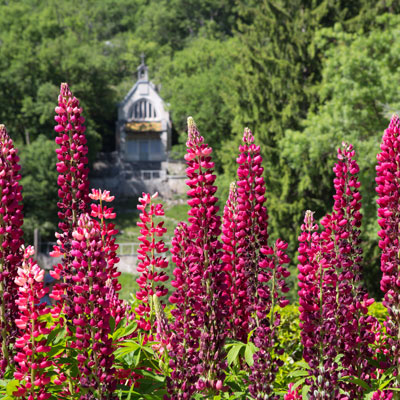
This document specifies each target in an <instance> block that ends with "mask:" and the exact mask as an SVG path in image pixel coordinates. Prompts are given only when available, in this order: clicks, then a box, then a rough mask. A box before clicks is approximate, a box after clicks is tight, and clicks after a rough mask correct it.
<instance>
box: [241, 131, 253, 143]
mask: <svg viewBox="0 0 400 400" xmlns="http://www.w3.org/2000/svg"><path fill="white" fill-rule="evenodd" d="M243 142H245V143H246V144H251V143H254V136H253V134H252V133H251V130H250V129H249V128H244V133H243Z"/></svg>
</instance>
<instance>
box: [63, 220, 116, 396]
mask: <svg viewBox="0 0 400 400" xmlns="http://www.w3.org/2000/svg"><path fill="white" fill-rule="evenodd" d="M72 237H73V240H72V242H71V246H72V250H71V255H72V256H73V257H74V261H73V267H74V268H75V270H76V274H75V275H74V276H73V281H74V283H75V286H74V295H73V297H72V299H71V300H72V302H71V303H67V304H65V313H66V316H67V318H68V320H72V322H73V325H72V326H70V327H68V330H69V331H73V332H70V336H71V343H70V347H71V348H73V349H76V351H77V352H78V356H77V360H78V367H79V371H80V375H79V376H78V379H79V383H80V385H81V386H83V387H86V388H91V390H92V391H93V392H94V393H96V394H97V396H98V397H96V398H98V399H104V400H105V399H108V398H109V397H108V396H110V394H111V393H113V391H114V390H115V387H116V383H117V381H116V379H115V369H114V367H113V360H114V355H113V351H114V350H115V348H114V345H113V343H112V339H111V337H110V318H111V316H112V313H111V310H110V304H109V299H108V295H109V292H110V288H109V286H108V285H107V280H108V278H109V276H108V273H107V272H108V271H107V257H106V254H105V251H104V248H103V242H102V236H101V227H100V224H99V223H98V222H97V221H95V220H93V219H92V218H90V216H89V215H88V214H82V215H81V216H80V218H79V220H78V226H77V227H76V229H75V230H74V231H73V232H72Z"/></svg>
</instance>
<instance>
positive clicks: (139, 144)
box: [116, 56, 171, 169]
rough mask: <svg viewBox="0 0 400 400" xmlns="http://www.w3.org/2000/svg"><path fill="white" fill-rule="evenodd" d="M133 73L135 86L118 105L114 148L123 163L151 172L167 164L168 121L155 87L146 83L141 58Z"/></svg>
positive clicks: (169, 143) (145, 67) (147, 73)
mask: <svg viewBox="0 0 400 400" xmlns="http://www.w3.org/2000/svg"><path fill="white" fill-rule="evenodd" d="M137 71H138V79H137V81H136V83H135V84H134V85H133V86H132V88H131V90H130V91H129V93H128V94H127V95H126V97H125V99H124V100H123V101H122V102H121V103H120V104H119V105H118V121H117V127H116V141H117V143H116V144H117V150H118V152H119V153H120V155H121V157H122V158H123V159H124V160H125V161H129V162H134V163H139V164H140V165H139V166H140V168H141V169H146V167H150V168H149V169H152V167H157V166H159V164H160V162H162V161H166V160H167V156H168V152H169V151H170V149H171V120H170V115H169V112H168V111H167V110H166V109H165V105H164V102H163V100H162V98H161V97H160V95H159V94H158V92H157V89H156V87H155V85H154V84H153V83H152V82H151V81H150V80H149V72H148V68H147V65H146V64H145V63H144V57H143V56H142V63H141V64H140V65H139V67H138V69H137ZM155 169H160V168H155Z"/></svg>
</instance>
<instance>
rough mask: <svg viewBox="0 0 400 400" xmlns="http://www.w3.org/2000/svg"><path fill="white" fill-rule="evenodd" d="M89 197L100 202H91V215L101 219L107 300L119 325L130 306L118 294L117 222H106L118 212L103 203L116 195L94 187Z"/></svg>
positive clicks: (119, 285) (116, 323)
mask: <svg viewBox="0 0 400 400" xmlns="http://www.w3.org/2000/svg"><path fill="white" fill-rule="evenodd" d="M89 197H90V198H91V199H92V200H94V201H99V204H91V212H90V216H91V217H93V218H98V219H99V224H100V229H101V241H102V244H103V250H104V253H105V258H106V261H107V267H106V273H107V282H106V283H107V287H108V288H109V293H108V294H107V300H108V301H109V305H110V307H109V309H110V311H111V315H112V317H113V318H114V319H115V325H118V324H119V322H120V321H121V319H122V318H124V317H125V316H126V313H127V308H128V307H129V306H128V304H126V303H125V302H124V301H123V300H121V299H119V295H118V292H119V291H120V290H121V284H120V283H119V282H118V277H119V276H120V275H121V272H120V271H118V268H117V264H118V262H119V257H118V256H117V250H118V247H119V246H118V244H116V243H115V240H116V235H117V233H118V230H117V229H115V224H113V223H111V222H109V223H107V222H106V220H107V219H114V218H115V217H116V213H115V212H114V209H113V208H108V207H106V206H105V205H104V204H103V203H104V202H107V203H110V202H112V201H113V200H114V198H115V197H114V196H111V195H110V192H109V191H108V190H104V191H101V190H100V189H92V192H91V193H90V194H89Z"/></svg>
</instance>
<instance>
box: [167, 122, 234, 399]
mask: <svg viewBox="0 0 400 400" xmlns="http://www.w3.org/2000/svg"><path fill="white" fill-rule="evenodd" d="M186 146H187V154H186V156H185V159H186V161H187V165H188V166H187V169H186V174H187V177H188V180H187V182H186V184H187V185H188V186H189V188H190V189H189V191H188V196H189V200H188V204H189V205H190V207H191V209H190V210H189V212H188V215H189V218H188V225H186V224H182V225H180V226H179V227H178V228H177V229H176V230H175V238H174V239H173V242H172V249H171V252H172V254H173V260H174V261H175V263H176V264H177V268H176V269H175V270H174V275H175V280H174V281H173V282H172V285H173V286H174V287H175V291H174V293H173V294H172V296H171V298H170V300H171V302H173V303H175V304H176V309H175V310H174V317H175V321H174V322H173V324H172V326H171V339H170V344H171V347H172V354H173V356H172V360H171V364H172V373H171V379H169V382H168V390H169V393H170V394H172V395H173V396H172V398H173V399H186V398H190V396H191V394H192V393H193V392H194V391H199V392H202V391H203V392H204V393H205V394H206V393H207V392H208V391H214V392H215V391H218V390H219V389H218V387H219V386H220V385H219V384H218V387H217V386H216V385H217V382H219V381H220V380H223V370H224V368H225V365H226V364H225V363H226V362H225V360H224V350H223V345H224V340H225V336H226V329H227V305H228V302H227V300H228V296H227V287H226V280H225V274H224V272H223V266H222V263H221V261H220V257H221V255H222V254H221V252H220V249H221V243H220V241H219V235H220V233H221V230H220V229H221V219H220V217H219V216H218V215H217V213H218V206H217V205H216V203H217V201H218V199H217V197H216V196H215V192H216V190H217V187H216V186H215V185H214V182H215V179H216V176H215V175H214V173H213V168H214V163H213V162H212V160H211V157H210V154H211V152H212V150H211V147H210V146H208V145H207V144H206V143H204V139H203V137H202V136H200V133H199V131H198V129H197V127H196V124H195V122H194V120H193V118H191V117H189V118H188V140H187V142H186ZM183 388H184V390H183Z"/></svg>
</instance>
